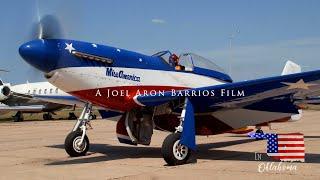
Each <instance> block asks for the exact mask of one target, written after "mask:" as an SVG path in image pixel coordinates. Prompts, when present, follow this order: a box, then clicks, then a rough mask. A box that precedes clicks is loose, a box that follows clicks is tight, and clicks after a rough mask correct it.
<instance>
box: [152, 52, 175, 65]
mask: <svg viewBox="0 0 320 180" xmlns="http://www.w3.org/2000/svg"><path fill="white" fill-rule="evenodd" d="M171 55H172V53H171V52H170V51H160V52H158V53H156V54H154V55H152V56H154V57H159V58H161V59H162V60H164V61H165V62H166V63H168V64H170V65H172V64H171V63H170V56H171Z"/></svg>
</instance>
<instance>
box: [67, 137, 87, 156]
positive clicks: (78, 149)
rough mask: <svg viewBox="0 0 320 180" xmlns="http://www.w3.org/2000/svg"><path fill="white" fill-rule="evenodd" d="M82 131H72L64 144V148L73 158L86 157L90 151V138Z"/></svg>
mask: <svg viewBox="0 0 320 180" xmlns="http://www.w3.org/2000/svg"><path fill="white" fill-rule="evenodd" d="M82 135H83V132H82V131H72V132H70V133H69V134H68V136H67V137H66V139H65V142H64V148H65V150H66V152H67V153H68V154H69V155H70V156H71V157H77V156H84V155H86V153H87V152H88V150H89V146H90V143H89V138H88V137H87V135H84V137H83V139H82Z"/></svg>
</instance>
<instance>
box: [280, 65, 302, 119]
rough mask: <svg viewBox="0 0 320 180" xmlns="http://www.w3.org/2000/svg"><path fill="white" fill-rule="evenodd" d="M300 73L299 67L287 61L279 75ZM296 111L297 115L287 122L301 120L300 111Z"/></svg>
mask: <svg viewBox="0 0 320 180" xmlns="http://www.w3.org/2000/svg"><path fill="white" fill-rule="evenodd" d="M300 72H301V66H300V65H299V64H296V63H294V62H292V61H290V60H289V61H287V62H286V65H285V66H284V68H283V70H282V73H281V75H287V74H294V73H300ZM298 111H299V114H295V115H292V116H291V118H290V120H289V121H299V120H300V119H301V117H302V109H299V110H298Z"/></svg>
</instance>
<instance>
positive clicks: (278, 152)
mask: <svg viewBox="0 0 320 180" xmlns="http://www.w3.org/2000/svg"><path fill="white" fill-rule="evenodd" d="M249 137H251V138H254V139H267V140H268V142H267V154H268V156H270V157H272V158H274V159H278V160H281V161H291V162H292V161H300V162H304V157H305V153H304V150H305V147H304V136H303V134H301V133H289V134H269V133H266V134H261V133H252V134H249Z"/></svg>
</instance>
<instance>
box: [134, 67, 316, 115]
mask: <svg viewBox="0 0 320 180" xmlns="http://www.w3.org/2000/svg"><path fill="white" fill-rule="evenodd" d="M319 90H320V70H319V71H310V72H303V73H296V74H289V75H283V76H276V77H271V78H263V79H257V80H249V81H242V82H236V83H228V84H221V85H216V86H208V87H202V88H194V89H187V90H180V91H168V92H165V93H163V94H160V93H158V94H157V95H140V96H139V95H138V96H136V97H134V100H135V102H136V103H137V104H138V105H140V106H157V105H161V104H163V103H166V102H168V101H171V100H175V99H178V98H179V97H188V98H189V99H190V101H191V102H192V103H194V105H195V107H199V108H198V109H199V110H200V111H207V110H208V109H212V110H215V109H216V108H218V107H220V108H221V107H222V108H234V107H240V106H241V107H243V106H248V105H250V104H253V103H256V102H258V101H261V100H267V99H273V100H277V99H278V100H280V99H281V98H282V99H283V97H290V98H292V99H294V98H298V97H302V96H304V95H306V94H310V93H312V92H317V91H319ZM208 92H209V93H208ZM212 92H214V95H212ZM210 93H211V94H210ZM208 94H209V95H208ZM201 109H202V110H201Z"/></svg>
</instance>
